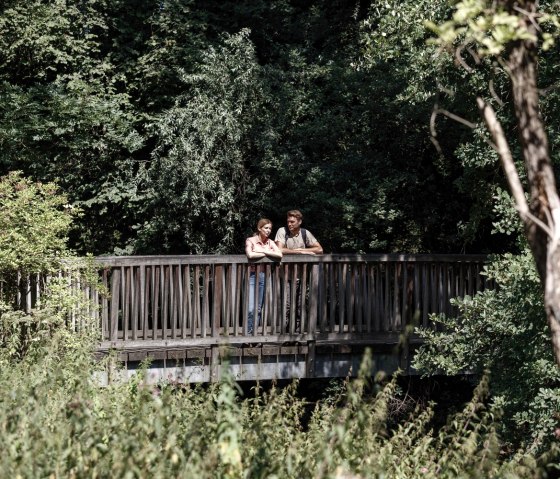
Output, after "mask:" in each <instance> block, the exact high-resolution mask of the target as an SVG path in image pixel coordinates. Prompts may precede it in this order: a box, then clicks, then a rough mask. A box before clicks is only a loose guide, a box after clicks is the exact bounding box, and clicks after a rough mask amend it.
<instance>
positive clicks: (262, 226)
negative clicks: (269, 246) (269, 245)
mask: <svg viewBox="0 0 560 479" xmlns="http://www.w3.org/2000/svg"><path fill="white" fill-rule="evenodd" d="M271 232H272V221H270V220H269V219H267V218H261V219H260V220H259V222H258V223H257V234H262V235H263V236H265V237H267V238H268V237H269V236H270V233H271Z"/></svg>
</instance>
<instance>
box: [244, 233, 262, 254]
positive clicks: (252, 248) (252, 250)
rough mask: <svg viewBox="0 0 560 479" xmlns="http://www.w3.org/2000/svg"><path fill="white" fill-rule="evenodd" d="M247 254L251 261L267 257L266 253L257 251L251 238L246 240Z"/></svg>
mask: <svg viewBox="0 0 560 479" xmlns="http://www.w3.org/2000/svg"><path fill="white" fill-rule="evenodd" d="M245 254H246V255H247V258H249V259H259V258H264V257H265V254H264V252H262V251H255V244H254V243H253V242H252V241H251V238H247V239H246V240H245Z"/></svg>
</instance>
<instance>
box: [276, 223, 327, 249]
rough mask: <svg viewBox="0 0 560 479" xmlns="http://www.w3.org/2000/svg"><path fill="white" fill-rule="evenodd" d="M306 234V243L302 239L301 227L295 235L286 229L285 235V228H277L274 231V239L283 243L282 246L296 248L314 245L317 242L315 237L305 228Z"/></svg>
mask: <svg viewBox="0 0 560 479" xmlns="http://www.w3.org/2000/svg"><path fill="white" fill-rule="evenodd" d="M305 234H306V236H307V244H305V242H304V241H303V235H302V234H301V228H300V230H299V233H298V234H297V235H295V236H292V235H291V234H290V230H288V236H287V237H286V228H279V229H278V231H277V232H276V241H278V242H279V243H280V244H282V245H284V248H288V249H297V248H307V247H309V246H314V245H315V244H317V243H318V241H317V238H315V236H313V235H312V234H311V231H309V230H308V229H306V230H305Z"/></svg>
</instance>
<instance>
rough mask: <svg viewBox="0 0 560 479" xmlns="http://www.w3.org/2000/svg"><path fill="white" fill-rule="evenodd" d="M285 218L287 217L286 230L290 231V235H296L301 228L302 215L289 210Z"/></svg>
mask: <svg viewBox="0 0 560 479" xmlns="http://www.w3.org/2000/svg"><path fill="white" fill-rule="evenodd" d="M286 216H287V223H288V229H289V230H290V233H291V234H297V233H298V232H299V228H300V226H301V221H302V220H303V215H302V214H301V211H299V210H290V211H288V213H287V214H286Z"/></svg>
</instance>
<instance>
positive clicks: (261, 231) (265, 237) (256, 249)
mask: <svg viewBox="0 0 560 479" xmlns="http://www.w3.org/2000/svg"><path fill="white" fill-rule="evenodd" d="M271 232H272V221H270V220H269V219H267V218H261V219H260V220H259V222H258V223H257V233H256V234H255V235H254V236H251V237H249V238H247V239H246V240H245V254H246V255H247V258H249V259H260V258H264V257H265V256H267V257H269V258H270V259H274V260H278V261H279V260H281V259H282V252H281V251H280V248H278V246H277V245H276V243H275V242H274V241H272V240H271V239H270V233H271ZM258 301H259V323H260V322H261V310H262V305H263V302H264V272H263V271H261V272H260V273H259V298H258ZM254 316H255V267H254V266H252V268H251V272H250V275H249V314H248V324H247V326H248V327H247V331H248V333H249V334H252V333H253V323H254V319H253V318H254Z"/></svg>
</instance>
